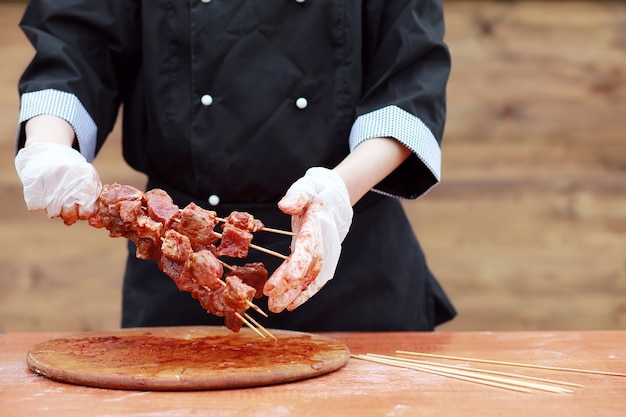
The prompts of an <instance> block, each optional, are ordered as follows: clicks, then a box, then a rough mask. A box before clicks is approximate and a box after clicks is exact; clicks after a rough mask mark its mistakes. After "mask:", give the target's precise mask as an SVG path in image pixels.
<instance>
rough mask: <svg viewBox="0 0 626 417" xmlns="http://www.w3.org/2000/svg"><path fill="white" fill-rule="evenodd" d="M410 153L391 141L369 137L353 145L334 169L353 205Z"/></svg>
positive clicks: (401, 145)
mask: <svg viewBox="0 0 626 417" xmlns="http://www.w3.org/2000/svg"><path fill="white" fill-rule="evenodd" d="M409 155H411V151H410V150H409V149H408V148H407V147H406V146H404V145H403V144H401V143H400V142H398V141H397V140H395V139H393V138H372V139H368V140H366V141H364V142H363V143H361V144H360V145H359V146H357V147H356V148H355V149H354V150H353V151H352V152H351V153H350V154H349V155H348V156H347V157H346V158H345V159H344V160H343V161H342V162H341V163H340V164H339V165H337V167H335V171H336V172H337V173H338V174H339V175H340V176H341V178H342V179H343V181H344V182H345V184H346V187H347V188H348V193H349V194H350V202H351V204H352V205H354V204H356V202H357V201H359V200H360V199H361V197H363V196H364V195H365V194H366V193H367V192H368V191H369V190H371V189H372V188H373V187H374V186H375V185H376V184H378V183H379V182H380V181H382V180H383V179H384V178H385V177H386V176H387V175H389V174H390V173H391V172H392V171H393V170H395V169H396V168H397V167H398V166H400V164H401V163H402V162H404V160H405V159H407V158H408V157H409Z"/></svg>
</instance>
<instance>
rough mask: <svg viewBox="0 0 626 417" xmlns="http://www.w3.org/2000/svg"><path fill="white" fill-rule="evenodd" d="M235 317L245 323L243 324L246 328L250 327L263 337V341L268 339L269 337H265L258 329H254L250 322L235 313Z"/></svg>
mask: <svg viewBox="0 0 626 417" xmlns="http://www.w3.org/2000/svg"><path fill="white" fill-rule="evenodd" d="M235 316H236V317H237V318H238V319H239V320H241V321H243V324H245V325H246V326H248V327H249V328H251V329H252V330H254V331H255V332H256V333H257V334H258V335H259V336H261V337H262V338H263V339H267V337H265V335H264V334H263V333H262V332H261V331H260V330H259V329H257V328H256V327H254V325H253V324H252V323H250V322H249V321H248V320H246V318H245V317H244V316H242V315H241V314H239V313H235Z"/></svg>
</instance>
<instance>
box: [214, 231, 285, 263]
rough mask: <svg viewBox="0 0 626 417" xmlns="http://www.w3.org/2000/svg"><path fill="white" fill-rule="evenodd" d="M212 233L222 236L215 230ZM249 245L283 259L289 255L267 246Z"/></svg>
mask: <svg viewBox="0 0 626 417" xmlns="http://www.w3.org/2000/svg"><path fill="white" fill-rule="evenodd" d="M214 233H215V236H217V237H220V238H221V237H222V234H221V233H217V232H214ZM250 247H251V248H252V249H256V250H258V251H259V252H264V253H267V254H269V255H272V256H275V257H277V258H281V259H285V260H287V259H289V257H288V256H287V255H283V254H282V253H278V252H274V251H273V250H271V249H267V248H264V247H262V246H257V245H255V244H253V243H251V244H250Z"/></svg>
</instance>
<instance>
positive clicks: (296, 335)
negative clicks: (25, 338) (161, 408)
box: [27, 327, 350, 391]
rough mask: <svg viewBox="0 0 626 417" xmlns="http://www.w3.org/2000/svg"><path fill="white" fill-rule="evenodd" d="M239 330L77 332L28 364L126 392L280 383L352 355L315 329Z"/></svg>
mask: <svg viewBox="0 0 626 417" xmlns="http://www.w3.org/2000/svg"><path fill="white" fill-rule="evenodd" d="M271 332H272V334H274V336H276V338H277V339H278V340H277V341H274V340H271V339H263V338H261V337H260V336H259V335H257V334H256V333H254V332H253V331H252V330H250V329H248V328H243V329H241V331H240V332H239V333H233V332H231V331H230V330H228V329H226V328H225V327H156V328H136V329H121V330H115V331H107V332H87V333H79V334H76V335H73V336H70V337H64V338H58V339H53V340H49V341H46V342H43V343H40V344H37V345H35V346H33V347H32V348H31V350H30V351H29V353H28V355H27V363H28V366H29V368H30V369H31V370H32V371H34V372H36V373H38V374H41V375H44V376H46V377H48V378H50V379H53V380H56V381H60V382H66V383H70V384H78V385H86V386H92V387H100V388H112V389H128V390H143V391H147V390H160V391H163V390H173V391H182V390H210V389H227V388H242V387H253V386H261V385H270V384H279V383H284V382H289V381H295V380H300V379H305V378H310V377H314V376H318V375H322V374H326V373H330V372H332V371H335V370H337V369H339V368H341V367H342V366H343V365H345V364H346V363H347V361H348V359H349V357H350V351H349V349H348V347H347V346H346V345H344V344H343V343H341V342H339V341H336V340H334V339H330V338H327V337H323V336H320V335H315V334H309V333H301V332H293V331H285V330H271Z"/></svg>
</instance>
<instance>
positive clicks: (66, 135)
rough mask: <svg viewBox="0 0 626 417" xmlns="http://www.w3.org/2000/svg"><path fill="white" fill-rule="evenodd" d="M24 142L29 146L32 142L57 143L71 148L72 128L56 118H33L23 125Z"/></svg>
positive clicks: (45, 116) (72, 140)
mask: <svg viewBox="0 0 626 417" xmlns="http://www.w3.org/2000/svg"><path fill="white" fill-rule="evenodd" d="M25 132H26V142H25V145H29V144H31V143H34V142H48V143H58V144H62V145H68V146H72V144H73V143H74V139H75V134H74V129H73V128H72V126H71V125H70V124H69V123H68V122H66V121H65V120H63V119H61V118H60V117H56V116H49V115H42V116H37V117H33V118H32V119H30V120H28V121H27V122H26V125H25Z"/></svg>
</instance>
